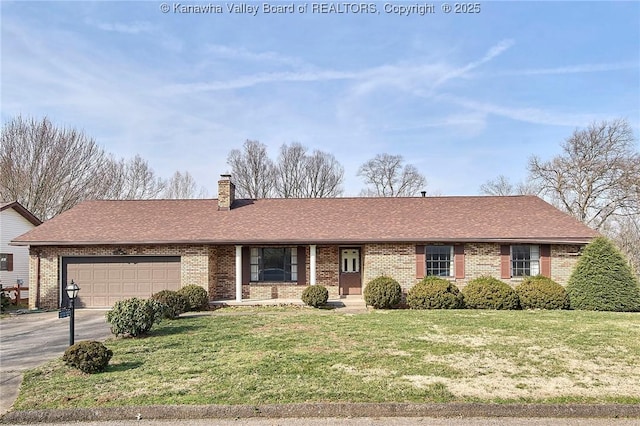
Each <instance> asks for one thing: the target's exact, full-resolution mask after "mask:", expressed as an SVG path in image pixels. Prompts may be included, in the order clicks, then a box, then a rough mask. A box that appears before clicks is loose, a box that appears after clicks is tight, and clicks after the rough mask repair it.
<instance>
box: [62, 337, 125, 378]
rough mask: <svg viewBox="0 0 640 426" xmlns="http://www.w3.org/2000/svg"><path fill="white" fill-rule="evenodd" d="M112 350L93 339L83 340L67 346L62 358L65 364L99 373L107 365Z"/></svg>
mask: <svg viewBox="0 0 640 426" xmlns="http://www.w3.org/2000/svg"><path fill="white" fill-rule="evenodd" d="M112 356H113V351H111V349H108V348H107V347H106V346H105V345H103V344H102V343H100V342H96V341H94V340H85V341H82V342H78V343H76V344H75V345H73V346H69V347H68V348H67V350H66V351H64V355H63V356H62V360H63V361H64V363H65V364H67V365H69V366H71V367H74V368H77V369H78V370H80V371H82V372H84V373H89V374H92V373H99V372H101V371H104V370H105V369H106V368H107V365H109V360H110V359H111V357H112Z"/></svg>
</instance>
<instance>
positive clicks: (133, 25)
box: [85, 19, 154, 34]
mask: <svg viewBox="0 0 640 426" xmlns="http://www.w3.org/2000/svg"><path fill="white" fill-rule="evenodd" d="M85 23H86V24H87V25H89V26H92V27H94V28H98V29H100V30H102V31H109V32H116V33H124V34H140V33H150V32H152V31H153V30H154V26H153V25H151V24H150V23H149V22H145V21H134V22H130V23H124V22H98V21H94V20H90V19H88V20H85Z"/></svg>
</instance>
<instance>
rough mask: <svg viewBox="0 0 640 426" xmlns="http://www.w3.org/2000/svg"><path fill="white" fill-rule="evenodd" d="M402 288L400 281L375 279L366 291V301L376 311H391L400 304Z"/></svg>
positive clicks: (382, 277)
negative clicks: (390, 309)
mask: <svg viewBox="0 0 640 426" xmlns="http://www.w3.org/2000/svg"><path fill="white" fill-rule="evenodd" d="M401 299H402V288H400V284H398V281H396V280H394V279H393V278H391V277H385V276H381V277H378V278H374V279H372V280H371V281H369V283H368V284H367V287H366V288H365V289H364V301H365V303H366V304H367V305H368V306H373V307H374V308H375V309H389V308H392V307H393V306H395V305H397V304H398V303H400V300H401Z"/></svg>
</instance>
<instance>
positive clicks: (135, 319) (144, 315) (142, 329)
mask: <svg viewBox="0 0 640 426" xmlns="http://www.w3.org/2000/svg"><path fill="white" fill-rule="evenodd" d="M163 313H164V306H163V305H162V304H161V303H160V302H158V301H156V300H153V299H148V300H142V299H137V298H135V297H133V298H131V299H125V300H120V301H118V302H116V303H115V305H113V308H112V309H111V310H110V311H109V312H107V314H106V317H107V322H108V323H109V324H111V332H112V333H113V334H115V335H116V336H118V335H123V336H132V337H136V336H140V335H142V334H146V333H148V332H149V330H151V327H153V324H155V323H159V322H160V320H161V319H162V315H163Z"/></svg>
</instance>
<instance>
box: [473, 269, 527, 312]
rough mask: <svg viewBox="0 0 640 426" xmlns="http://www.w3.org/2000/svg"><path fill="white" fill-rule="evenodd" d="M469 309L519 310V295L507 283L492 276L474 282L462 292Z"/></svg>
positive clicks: (479, 278)
mask: <svg viewBox="0 0 640 426" xmlns="http://www.w3.org/2000/svg"><path fill="white" fill-rule="evenodd" d="M462 294H463V295H464V303H465V305H466V306H467V308H469V309H518V294H517V293H516V292H515V290H514V289H512V288H511V287H510V286H509V285H508V284H507V283H505V282H503V281H500V280H499V279H497V278H494V277H491V276H482V277H478V278H476V279H474V280H472V281H471V282H470V283H469V284H467V286H466V287H465V288H464V289H463V290H462Z"/></svg>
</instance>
